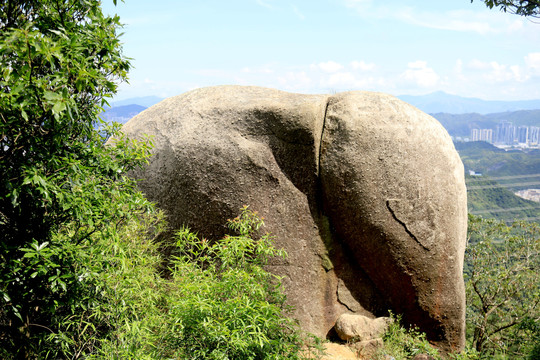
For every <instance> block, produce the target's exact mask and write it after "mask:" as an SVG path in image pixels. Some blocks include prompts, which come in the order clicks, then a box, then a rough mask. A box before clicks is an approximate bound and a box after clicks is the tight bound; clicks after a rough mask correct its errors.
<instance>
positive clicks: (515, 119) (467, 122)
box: [430, 110, 540, 137]
mask: <svg viewBox="0 0 540 360" xmlns="http://www.w3.org/2000/svg"><path fill="white" fill-rule="evenodd" d="M430 115H431V116H433V117H434V118H435V119H437V120H438V121H439V122H440V123H441V125H442V126H444V128H445V129H446V131H448V133H449V134H450V135H452V136H461V137H468V136H469V135H470V134H471V129H494V130H495V127H496V126H497V125H498V124H499V123H500V122H501V121H509V122H511V123H513V124H514V125H515V126H520V125H525V126H540V110H520V111H511V112H500V113H492V114H485V115H483V114H478V113H468V114H449V113H432V114H430Z"/></svg>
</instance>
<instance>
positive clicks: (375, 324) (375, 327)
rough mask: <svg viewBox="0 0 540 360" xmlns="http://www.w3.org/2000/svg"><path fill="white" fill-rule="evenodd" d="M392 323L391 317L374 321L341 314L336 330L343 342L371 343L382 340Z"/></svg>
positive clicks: (365, 317) (360, 316) (362, 316)
mask: <svg viewBox="0 0 540 360" xmlns="http://www.w3.org/2000/svg"><path fill="white" fill-rule="evenodd" d="M391 321H392V319H391V318H389V317H379V318H375V319H372V318H369V317H367V316H364V315H356V314H341V315H340V316H339V317H338V318H337V320H336V325H335V329H336V333H337V334H338V336H339V338H340V339H341V340H351V339H355V340H357V341H369V340H373V339H377V338H381V337H382V336H383V334H384V333H385V332H386V329H388V325H390V323H391Z"/></svg>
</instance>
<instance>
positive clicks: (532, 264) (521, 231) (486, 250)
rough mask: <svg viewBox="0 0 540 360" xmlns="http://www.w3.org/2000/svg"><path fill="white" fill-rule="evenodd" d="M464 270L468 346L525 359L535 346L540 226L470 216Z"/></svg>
mask: <svg viewBox="0 0 540 360" xmlns="http://www.w3.org/2000/svg"><path fill="white" fill-rule="evenodd" d="M465 264H466V269H465V278H466V281H467V283H466V291H467V322H468V330H469V333H468V335H469V339H470V341H471V342H472V345H473V346H474V347H475V348H476V350H478V351H479V352H480V353H482V354H483V355H484V356H487V357H491V356H493V355H494V354H507V356H509V358H525V357H526V354H529V353H531V352H532V351H533V348H534V346H535V344H538V341H539V340H540V339H539V335H540V332H539V328H540V276H539V273H540V226H539V225H538V224H535V223H527V222H516V223H514V224H512V225H510V226H508V225H506V224H505V223H503V222H498V221H495V220H484V219H482V218H478V217H474V216H471V217H470V219H469V245H468V247H467V250H466V252H465ZM536 346H538V345H536Z"/></svg>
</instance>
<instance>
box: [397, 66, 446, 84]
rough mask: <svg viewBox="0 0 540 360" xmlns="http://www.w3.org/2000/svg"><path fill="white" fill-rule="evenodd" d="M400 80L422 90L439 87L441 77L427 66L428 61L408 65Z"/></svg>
mask: <svg viewBox="0 0 540 360" xmlns="http://www.w3.org/2000/svg"><path fill="white" fill-rule="evenodd" d="M407 67H408V69H407V70H405V71H404V72H403V73H402V74H401V75H400V78H401V79H403V80H405V81H406V82H409V83H413V84H415V85H417V86H420V87H422V88H431V87H434V86H435V85H437V83H438V82H439V79H440V76H439V75H438V74H437V73H436V72H435V70H433V69H432V68H430V67H428V66H427V62H426V61H422V60H418V61H414V62H410V63H408V64H407Z"/></svg>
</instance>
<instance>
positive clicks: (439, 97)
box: [398, 91, 540, 114]
mask: <svg viewBox="0 0 540 360" xmlns="http://www.w3.org/2000/svg"><path fill="white" fill-rule="evenodd" d="M398 98H400V99H401V100H403V101H405V102H408V103H409V104H411V105H413V106H416V107H417V108H419V109H420V110H422V111H424V112H427V113H429V114H432V113H450V114H465V113H479V114H489V113H497V112H506V111H518V110H535V109H540V99H539V100H522V101H488V100H482V99H476V98H465V97H461V96H456V95H450V94H447V93H445V92H442V91H438V92H434V93H432V94H428V95H421V96H414V95H401V96H398Z"/></svg>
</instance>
